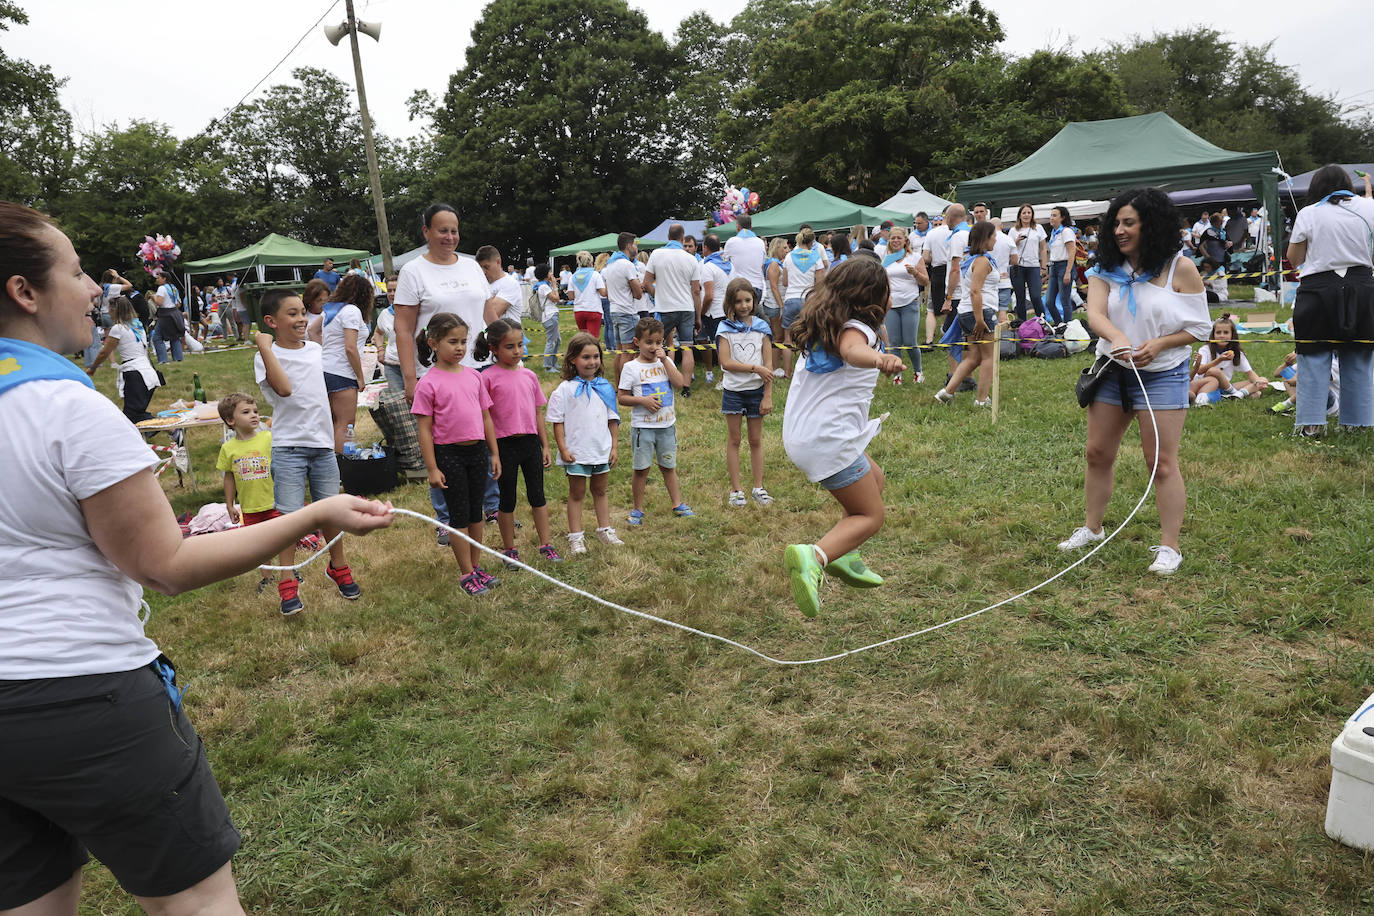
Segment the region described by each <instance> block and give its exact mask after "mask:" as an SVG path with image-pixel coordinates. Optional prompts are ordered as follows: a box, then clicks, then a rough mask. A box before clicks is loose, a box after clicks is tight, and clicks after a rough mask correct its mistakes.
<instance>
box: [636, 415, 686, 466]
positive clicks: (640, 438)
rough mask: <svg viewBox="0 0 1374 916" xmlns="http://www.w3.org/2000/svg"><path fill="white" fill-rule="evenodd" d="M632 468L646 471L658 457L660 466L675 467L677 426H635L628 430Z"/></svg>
mask: <svg viewBox="0 0 1374 916" xmlns="http://www.w3.org/2000/svg"><path fill="white" fill-rule="evenodd" d="M630 443H631V445H632V446H633V449H634V456H633V458H634V465H633V466H634V469H635V470H636V471H647V470H648V469H649V468H650V467H652V466H653V464H654V459H655V458H657V459H658V466H659V467H661V468H675V467H677V426H676V425H673V426H657V427H645V426H636V427H634V428H633V429H631V430H630Z"/></svg>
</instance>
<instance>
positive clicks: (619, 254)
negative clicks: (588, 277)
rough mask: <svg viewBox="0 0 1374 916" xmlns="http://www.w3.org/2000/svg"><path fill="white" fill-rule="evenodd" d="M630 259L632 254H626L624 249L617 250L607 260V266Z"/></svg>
mask: <svg viewBox="0 0 1374 916" xmlns="http://www.w3.org/2000/svg"><path fill="white" fill-rule="evenodd" d="M628 260H630V256H629V255H627V254H626V253H625V252H623V251H617V252H616V253H615V254H613V255H611V256H610V258H609V259H608V260H607V261H606V266H607V267H610V266H611V265H612V264H614V263H615V262H616V261H628Z"/></svg>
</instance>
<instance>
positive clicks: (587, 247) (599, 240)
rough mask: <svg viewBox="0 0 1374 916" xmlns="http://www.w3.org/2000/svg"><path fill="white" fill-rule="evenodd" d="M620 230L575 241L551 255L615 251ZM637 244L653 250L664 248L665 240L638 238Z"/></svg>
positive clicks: (645, 249) (556, 256)
mask: <svg viewBox="0 0 1374 916" xmlns="http://www.w3.org/2000/svg"><path fill="white" fill-rule="evenodd" d="M619 238H620V233H619V232H607V233H606V234H605V235H598V236H597V237H596V238H591V239H583V240H582V241H580V242H573V243H572V244H571V245H564V246H563V247H562V248H555V249H554V250H553V251H550V252H549V257H551V258H558V257H564V256H566V255H570V254H577V253H578V252H579V251H589V252H591V253H592V254H599V253H601V252H603V251H615V250H616V242H617V241H619ZM636 244H638V245H639V247H640V248H641V249H642V250H644V251H652V250H653V249H655V248H662V247H663V246H664V244H666V243H664V242H658V241H654V240H653V239H637V240H636Z"/></svg>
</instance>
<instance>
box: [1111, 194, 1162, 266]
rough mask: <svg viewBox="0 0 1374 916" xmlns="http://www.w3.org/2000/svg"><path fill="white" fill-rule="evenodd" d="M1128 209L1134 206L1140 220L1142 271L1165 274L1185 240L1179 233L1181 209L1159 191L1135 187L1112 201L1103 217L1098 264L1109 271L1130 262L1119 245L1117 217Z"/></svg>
mask: <svg viewBox="0 0 1374 916" xmlns="http://www.w3.org/2000/svg"><path fill="white" fill-rule="evenodd" d="M1125 206H1130V207H1132V208H1133V209H1134V210H1135V212H1136V215H1137V216H1139V217H1140V259H1139V260H1140V265H1139V269H1140V271H1141V272H1142V273H1156V274H1157V273H1159V272H1161V271H1163V270H1164V268H1166V267H1168V266H1169V262H1170V261H1171V260H1173V257H1174V255H1175V254H1177V253H1178V250H1179V248H1181V247H1182V241H1181V240H1180V238H1179V234H1178V221H1179V214H1178V209H1177V208H1176V207H1175V206H1174V204H1173V201H1171V200H1169V196H1168V195H1167V194H1165V193H1164V192H1163V191H1161V190H1160V189H1159V188H1132V189H1131V190H1129V191H1125V192H1123V193H1122V194H1120V195H1118V196H1117V197H1116V199H1115V200H1113V201H1112V205H1111V206H1110V207H1108V208H1107V213H1106V215H1104V216H1103V217H1102V231H1101V232H1099V233H1098V234H1097V261H1098V263H1099V264H1101V265H1102V266H1103V267H1104V268H1106V269H1107V270H1115V269H1116V268H1118V267H1120V266H1121V265H1122V264H1124V263H1126V256H1125V255H1123V254H1122V253H1121V249H1120V248H1118V247H1117V245H1116V215H1117V213H1118V212H1120V210H1121V208H1122V207H1125Z"/></svg>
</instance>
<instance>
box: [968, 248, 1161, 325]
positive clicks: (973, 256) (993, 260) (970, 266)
mask: <svg viewBox="0 0 1374 916" xmlns="http://www.w3.org/2000/svg"><path fill="white" fill-rule="evenodd" d="M979 258H987V259H988V265H989V266H990V267H991V268H992V271H993V273H996V272H997V259H996V258H994V257H993V256H992V255H991V254H989V253H988V252H986V251H980V252H978V253H977V254H971V255H969V256H968V257H966V258H964V260H963V261H961V262H960V263H959V273H960V274H962V275H964V276H968V272H969V271H970V270H972V269H973V262H974V261H976V260H978V259H979ZM1131 314H1135V313H1134V312H1132V313H1131Z"/></svg>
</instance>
